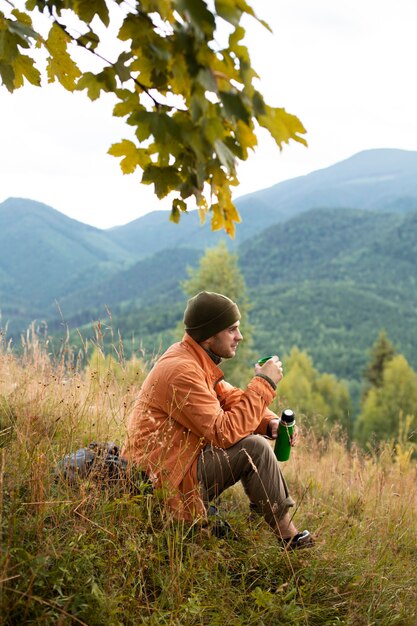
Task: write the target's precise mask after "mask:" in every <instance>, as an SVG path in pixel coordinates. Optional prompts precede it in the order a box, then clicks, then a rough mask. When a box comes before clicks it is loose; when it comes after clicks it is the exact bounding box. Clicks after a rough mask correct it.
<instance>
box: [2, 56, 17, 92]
mask: <svg viewBox="0 0 417 626" xmlns="http://www.w3.org/2000/svg"><path fill="white" fill-rule="evenodd" d="M0 76H1V81H2V83H3V85H4V86H5V87H6V88H7V90H8V91H10V93H12V92H13V91H14V89H15V84H14V71H13V67H12V66H11V65H10V64H9V63H5V62H4V61H0Z"/></svg>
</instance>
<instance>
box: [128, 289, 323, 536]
mask: <svg viewBox="0 0 417 626" xmlns="http://www.w3.org/2000/svg"><path fill="white" fill-rule="evenodd" d="M239 320H240V312H239V309H238V307H237V305H236V304H235V303H234V302H233V301H232V300H230V299H229V298H227V297H226V296H223V295H221V294H218V293H213V292H207V291H202V292H200V293H198V294H197V295H196V296H194V297H193V298H191V299H190V300H189V301H188V303H187V308H186V310H185V313H184V324H185V334H184V337H183V339H182V341H181V342H179V343H175V344H173V345H172V346H171V347H170V348H169V349H168V350H167V351H166V352H165V353H164V354H163V355H162V356H161V357H160V359H159V360H158V361H157V363H156V365H155V366H154V368H153V369H152V370H151V371H150V373H149V374H148V376H147V377H146V379H145V381H144V383H143V385H142V388H141V390H140V393H139V397H138V399H137V402H136V404H135V408H134V410H133V413H132V415H131V416H130V419H129V422H128V429H127V431H128V432H127V438H126V441H125V444H124V446H123V449H122V456H123V457H124V458H125V459H127V460H128V461H129V462H131V463H133V464H136V465H138V466H139V467H141V469H144V470H145V471H146V472H147V473H148V475H149V477H150V478H151V480H153V481H155V483H156V485H158V486H163V487H166V488H167V491H168V505H169V507H170V508H171V509H172V511H173V513H174V515H175V516H176V517H179V518H182V519H185V520H189V521H192V520H194V519H196V518H197V517H199V516H200V517H205V516H206V513H207V508H208V507H209V505H210V502H212V501H213V500H215V499H216V498H217V497H218V496H219V495H220V494H221V493H222V492H223V491H224V490H225V489H227V488H228V487H230V486H231V485H233V484H235V483H236V482H238V481H239V480H241V481H242V484H243V487H244V489H245V492H246V494H247V495H248V497H249V501H250V506H251V508H252V509H253V510H254V511H256V512H257V513H259V514H261V515H263V516H264V518H265V519H266V521H267V522H268V524H269V525H270V526H271V528H272V529H273V530H274V531H275V532H276V533H277V535H278V537H279V538H280V540H281V541H283V543H284V544H288V545H290V546H291V547H292V548H299V547H305V546H307V545H310V544H311V543H312V539H311V536H310V533H309V532H308V531H303V532H301V533H299V532H298V530H297V528H296V527H295V525H294V523H293V522H292V521H291V517H290V512H289V511H290V508H291V507H292V506H293V505H294V501H293V499H292V498H291V496H290V495H289V493H288V488H287V485H286V483H285V480H284V477H283V476H282V474H281V471H280V467H279V464H278V462H277V460H276V458H275V455H274V453H273V450H272V448H271V446H270V444H269V443H268V441H267V440H266V439H265V438H264V437H263V436H262V435H269V436H270V437H272V438H276V435H277V429H278V422H279V420H278V418H277V416H276V415H275V414H274V413H273V412H272V411H270V410H269V409H268V406H269V404H270V403H271V402H272V400H273V398H274V396H275V389H276V385H277V383H278V382H279V381H280V380H281V378H282V375H283V373H282V363H281V361H280V360H279V359H278V357H277V356H274V357H272V358H271V359H269V360H268V361H267V362H266V363H265V364H264V365H262V366H260V365H256V366H255V375H254V377H253V378H252V380H251V381H250V382H249V383H248V385H247V387H246V389H245V390H242V389H237V388H235V387H232V386H231V385H230V384H229V383H227V382H226V381H225V380H224V377H223V372H222V370H221V369H220V368H219V364H220V362H221V361H222V359H230V358H233V357H234V356H235V354H236V350H237V347H238V345H239V343H240V341H242V339H243V337H242V334H241V332H240V330H239V324H240V321H239ZM295 438H296V437H295ZM293 443H294V442H293Z"/></svg>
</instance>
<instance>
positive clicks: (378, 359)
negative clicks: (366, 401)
mask: <svg viewBox="0 0 417 626" xmlns="http://www.w3.org/2000/svg"><path fill="white" fill-rule="evenodd" d="M395 353H396V350H395V348H394V346H393V345H392V343H391V342H390V340H389V339H388V337H387V334H386V332H385V331H384V330H382V331H381V332H380V333H379V336H378V338H377V340H376V341H375V343H374V345H373V346H372V348H371V358H370V360H369V363H368V365H367V367H366V369H365V371H364V374H363V377H364V380H365V382H366V385H367V388H366V390H365V395H366V394H367V393H368V391H369V389H370V388H372V387H381V385H382V382H383V376H384V368H385V366H386V365H387V363H389V361H391V360H392V359H393V358H394V356H395Z"/></svg>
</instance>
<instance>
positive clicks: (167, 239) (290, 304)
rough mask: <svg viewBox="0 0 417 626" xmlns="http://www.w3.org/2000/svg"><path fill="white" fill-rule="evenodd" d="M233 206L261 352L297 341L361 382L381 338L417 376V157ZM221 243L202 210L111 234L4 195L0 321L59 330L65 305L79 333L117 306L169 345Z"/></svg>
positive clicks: (403, 155) (376, 161) (352, 163)
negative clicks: (196, 271) (43, 323)
mask: <svg viewBox="0 0 417 626" xmlns="http://www.w3.org/2000/svg"><path fill="white" fill-rule="evenodd" d="M328 203H334V206H330V207H329V208H323V207H325V205H326V204H328ZM238 204H239V207H240V210H241V213H242V217H243V223H242V224H241V225H239V227H238V237H237V240H236V241H235V242H234V246H235V249H236V250H237V252H238V255H239V258H240V264H241V268H242V271H243V274H244V276H245V279H246V282H247V284H248V287H249V290H250V293H249V295H250V299H251V302H252V304H253V307H252V312H251V317H252V322H253V324H254V326H255V329H256V332H255V349H257V350H259V351H260V352H262V353H263V352H269V351H270V349H271V347H274V349H275V347H277V349H279V351H280V352H281V353H282V352H285V351H288V350H289V349H290V348H291V346H292V345H298V346H299V347H300V348H303V349H307V350H308V351H310V352H311V353H312V355H313V356H314V361H315V363H316V365H317V366H318V367H319V368H320V369H321V370H323V371H324V370H325V371H331V372H334V373H336V374H338V375H341V376H346V377H359V376H360V371H361V367H362V365H363V364H364V363H365V361H366V358H367V354H366V351H367V350H368V349H369V347H370V345H371V344H372V342H373V341H374V339H375V338H376V335H377V334H378V332H379V330H380V328H384V329H385V330H386V331H387V333H388V335H389V337H390V338H391V339H392V341H393V342H394V343H395V344H396V345H397V346H398V349H399V350H401V351H402V352H403V353H404V354H405V356H406V357H407V358H408V359H409V361H410V362H411V363H413V365H414V366H417V363H416V355H417V350H416V348H417V345H415V344H416V339H415V338H417V332H416V331H417V328H416V321H415V320H416V319H417V315H416V312H417V305H416V292H417V291H416V288H415V287H416V279H417V277H416V253H417V247H416V246H417V243H416V242H417V232H416V224H417V210H413V208H415V207H417V153H416V152H405V151H400V150H372V151H368V152H363V153H360V154H358V155H355V156H353V157H352V158H351V159H347V160H346V161H343V162H341V163H338V164H336V165H334V166H332V167H330V168H326V169H325V170H321V171H318V172H313V173H312V174H309V175H308V176H304V177H301V178H298V179H294V180H292V181H286V182H285V183H280V184H278V185H276V186H275V187H272V188H271V189H268V190H263V191H260V192H258V193H257V194H252V195H251V196H247V197H245V198H241V199H240V201H239V202H238ZM317 205H320V207H321V208H314V206H317ZM349 207H350V208H349ZM289 214H290V215H291V217H290V218H289V217H288V215H289ZM193 220H194V221H193ZM218 240H219V235H217V234H216V233H213V232H211V231H210V229H209V226H208V225H205V226H203V227H201V226H200V225H199V224H198V216H197V213H195V212H192V213H191V214H190V215H185V216H183V218H182V220H181V223H180V224H179V225H178V226H177V225H174V224H172V223H171V222H169V220H168V214H167V213H165V212H164V213H163V212H155V213H151V214H149V215H148V216H145V217H143V218H140V219H138V220H135V221H134V222H131V223H130V224H127V225H126V226H123V227H119V228H115V229H110V230H105V231H104V230H100V229H97V228H93V227H91V226H86V225H85V224H81V223H80V222H77V221H76V220H71V219H69V218H67V217H65V216H64V215H62V214H60V213H59V212H58V211H55V210H54V209H52V208H50V207H47V206H45V205H42V204H40V203H37V202H33V201H28V200H21V199H10V200H8V201H6V202H4V203H3V204H0V315H1V318H0V324H1V325H2V326H3V328H4V327H5V326H6V325H8V332H9V333H11V334H14V335H15V336H17V335H18V334H19V332H20V331H22V330H25V329H26V328H27V325H28V324H29V323H30V322H31V321H32V320H33V319H38V320H39V319H46V320H47V321H48V324H49V327H50V328H52V329H54V328H59V329H61V328H62V324H61V320H59V322H54V319H55V320H56V319H57V318H59V317H60V315H58V310H57V304H56V303H58V304H59V306H60V307H61V311H62V314H63V316H64V317H65V318H66V319H68V321H69V323H70V324H71V325H72V327H74V326H75V327H78V326H84V325H85V324H88V323H91V322H92V321H94V320H96V319H98V318H99V317H100V318H102V317H103V315H105V314H106V313H105V312H106V307H111V309H112V313H113V322H114V324H113V325H114V326H115V327H117V328H120V330H121V331H122V333H123V334H124V335H125V336H126V333H132V334H134V335H135V337H138V338H140V340H141V341H142V342H143V343H144V344H146V345H147V346H148V347H149V349H151V350H153V349H154V346H155V345H156V344H158V345H162V347H163V345H164V342H167V341H169V340H170V338H171V337H172V334H170V333H171V330H172V329H173V328H174V327H175V325H176V323H177V321H178V319H179V318H180V316H181V311H182V308H183V304H184V299H185V297H184V295H183V293H182V291H181V287H180V281H181V280H183V279H184V278H185V277H186V275H187V273H186V268H187V266H195V265H196V264H197V262H198V258H199V257H200V256H201V255H202V254H204V251H205V249H206V248H207V247H213V246H215V245H216V244H217V243H218ZM161 341H162V344H161Z"/></svg>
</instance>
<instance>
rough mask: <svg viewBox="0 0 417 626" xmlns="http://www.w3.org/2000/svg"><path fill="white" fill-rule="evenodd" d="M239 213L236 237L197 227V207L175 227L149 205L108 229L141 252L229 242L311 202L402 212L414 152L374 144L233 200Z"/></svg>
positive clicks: (415, 205)
mask: <svg viewBox="0 0 417 626" xmlns="http://www.w3.org/2000/svg"><path fill="white" fill-rule="evenodd" d="M236 206H237V208H238V210H239V212H240V215H241V217H242V223H241V224H238V225H237V229H236V231H237V232H236V238H235V240H234V241H231V240H230V238H229V237H227V235H225V234H224V233H212V232H210V230H209V228H208V227H207V225H205V226H203V227H201V226H200V223H199V218H198V212H197V211H191V212H190V213H189V214H188V215H183V216H182V218H181V222H180V224H179V228H178V229H174V228H173V225H172V224H171V223H170V222H169V220H168V213H167V212H166V211H154V212H152V213H149V214H148V215H145V216H144V217H140V218H138V219H137V220H134V221H133V222H130V223H129V224H126V225H124V226H118V227H115V228H112V229H111V230H109V231H107V232H108V234H109V236H110V237H111V239H112V240H113V241H114V242H115V243H117V244H118V245H121V246H123V247H124V248H125V249H126V250H129V251H130V252H131V253H132V254H135V255H136V256H137V255H140V256H145V255H147V254H151V253H154V252H156V251H157V250H162V249H163V248H172V247H175V246H193V247H207V246H214V245H216V244H217V242H218V241H219V240H220V239H224V240H226V241H227V242H228V245H230V246H231V247H236V246H237V245H238V244H240V243H242V242H243V241H245V240H247V239H249V238H251V237H253V236H254V235H255V234H257V233H259V232H261V231H262V230H264V229H265V228H268V227H269V226H271V225H272V224H276V223H278V222H283V221H285V220H287V219H290V218H291V217H294V216H296V215H298V214H299V213H303V212H305V211H309V210H310V209H314V208H343V209H344V208H349V209H365V210H377V211H388V212H398V213H404V212H408V211H413V210H415V209H417V152H413V151H406V150H395V149H375V150H366V151H364V152H359V153H358V154H355V155H353V156H352V157H350V158H348V159H346V160H344V161H340V162H339V163H336V164H335V165H331V166H330V167H326V168H324V169H321V170H317V171H315V172H312V173H310V174H306V175H305V176H300V177H298V178H292V179H290V180H287V181H284V182H281V183H278V184H276V185H274V186H273V187H269V188H268V189H263V190H261V191H256V192H254V193H251V194H248V195H245V196H242V197H241V198H238V199H237V200H236Z"/></svg>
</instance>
